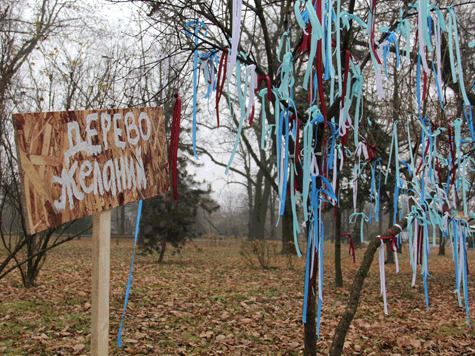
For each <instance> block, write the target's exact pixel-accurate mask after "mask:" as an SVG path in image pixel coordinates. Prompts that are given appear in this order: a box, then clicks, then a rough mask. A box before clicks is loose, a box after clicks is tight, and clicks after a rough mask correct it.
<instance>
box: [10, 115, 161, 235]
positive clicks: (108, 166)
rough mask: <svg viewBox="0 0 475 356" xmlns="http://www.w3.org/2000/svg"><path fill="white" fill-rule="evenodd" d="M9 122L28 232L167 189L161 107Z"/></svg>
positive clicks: (17, 117)
mask: <svg viewBox="0 0 475 356" xmlns="http://www.w3.org/2000/svg"><path fill="white" fill-rule="evenodd" d="M13 120H14V126H15V131H16V141H17V150H18V157H19V159H20V173H21V178H22V182H23V198H24V204H23V205H24V210H25V211H24V215H25V217H26V221H27V228H28V232H29V233H30V234H33V233H36V232H40V231H43V230H45V229H47V228H52V227H56V226H59V225H61V224H63V223H65V222H68V221H71V220H74V219H78V218H80V217H83V216H88V215H93V214H96V213H98V212H101V211H104V210H109V209H111V208H114V207H116V206H119V205H124V204H127V203H130V202H134V201H137V200H139V199H145V198H150V197H153V196H156V195H159V194H162V193H164V192H166V191H167V190H168V184H169V178H168V161H167V159H168V155H167V148H166V136H165V119H164V116H163V110H162V108H130V109H114V110H86V111H65V112H45V113H25V114H14V115H13ZM108 120H109V121H108ZM149 129H150V132H149V131H148V130H149ZM79 144H81V145H82V146H81V145H79ZM91 147H95V149H96V152H91V151H90V150H89V151H88V149H90V148H91ZM74 148H76V150H74ZM85 161H88V162H89V163H87V162H86V163H85ZM141 167H142V168H141ZM122 171H125V173H123V172H122ZM139 171H140V172H141V173H143V176H140V177H142V178H143V179H139V178H140V177H139V175H138V173H139ZM68 174H69V175H70V176H71V177H72V183H70V182H69V183H67V184H66V183H65V182H66V180H65V179H66V178H65V177H66V176H67V175H68ZM81 176H82V178H81ZM54 177H56V178H54ZM104 179H105V180H104ZM145 184H146V186H145ZM90 190H91V191H90ZM61 203H62V204H61Z"/></svg>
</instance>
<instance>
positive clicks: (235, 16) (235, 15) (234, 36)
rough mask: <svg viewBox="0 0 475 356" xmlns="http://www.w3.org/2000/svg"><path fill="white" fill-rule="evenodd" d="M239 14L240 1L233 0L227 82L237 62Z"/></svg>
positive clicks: (239, 29) (239, 32)
mask: <svg viewBox="0 0 475 356" xmlns="http://www.w3.org/2000/svg"><path fill="white" fill-rule="evenodd" d="M241 12H242V0H233V8H232V18H231V22H232V33H231V54H230V55H229V61H228V69H227V74H228V81H230V80H231V76H232V74H233V69H234V66H235V65H236V61H237V54H238V52H239V39H240V36H241Z"/></svg>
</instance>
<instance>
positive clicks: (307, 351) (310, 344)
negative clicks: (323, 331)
mask: <svg viewBox="0 0 475 356" xmlns="http://www.w3.org/2000/svg"><path fill="white" fill-rule="evenodd" d="M307 229H308V227H307ZM317 265H318V255H317V254H315V266H317ZM316 285H317V269H316V268H315V269H314V272H313V275H312V276H310V286H309V289H310V292H309V295H308V299H307V315H306V318H307V321H306V323H305V325H304V351H303V354H304V355H305V356H316V355H317V308H316V294H315V292H316V290H315V286H316Z"/></svg>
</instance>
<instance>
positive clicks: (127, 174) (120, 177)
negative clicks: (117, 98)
mask: <svg viewBox="0 0 475 356" xmlns="http://www.w3.org/2000/svg"><path fill="white" fill-rule="evenodd" d="M121 120H124V126H125V132H123V130H122V128H120V127H119V125H118V123H119V121H121ZM99 121H100V128H101V134H102V135H101V137H102V140H101V141H102V145H101V144H94V143H93V141H98V139H99V132H98V131H97V129H96V128H94V127H92V125H91V124H92V123H93V122H94V123H96V124H95V126H96V127H97V126H98V122H99ZM144 126H145V127H144ZM144 128H145V130H144ZM152 129H153V127H152V122H151V121H150V118H149V117H148V115H147V113H146V112H140V114H139V117H138V123H137V122H136V117H135V115H134V113H133V112H131V111H129V112H127V113H126V114H125V115H124V116H122V114H121V113H115V114H113V115H112V116H111V115H110V114H108V113H107V112H103V113H101V114H100V119H99V114H98V113H91V114H89V115H87V117H86V127H85V136H86V137H85V139H83V138H82V137H81V129H80V127H79V124H78V122H77V121H71V122H68V124H67V132H68V144H69V146H68V147H69V148H68V150H67V151H66V152H65V153H64V167H63V169H62V172H61V177H58V176H53V184H60V185H61V196H60V197H59V199H57V200H55V201H54V202H53V206H54V208H55V210H56V211H58V212H60V211H62V210H64V209H65V208H66V202H67V200H69V208H70V209H73V208H74V200H73V198H76V199H77V200H83V199H84V197H85V194H91V193H92V194H94V195H97V194H100V195H103V194H104V192H111V194H112V195H113V196H115V195H116V194H117V192H122V191H124V190H126V189H128V190H130V189H136V188H138V189H143V188H146V187H147V179H146V175H145V169H144V165H143V160H142V154H141V153H142V152H141V148H140V146H137V145H138V143H139V141H140V140H142V141H148V140H149V139H150V136H151V133H152ZM110 131H112V134H113V143H114V146H115V147H117V148H118V149H120V150H123V149H124V148H125V147H126V144H128V145H130V146H137V147H136V148H135V157H127V156H121V157H119V158H114V159H109V160H107V161H105V162H104V163H102V164H101V163H100V162H98V161H97V160H93V161H90V160H84V161H82V162H81V164H80V165H79V163H78V162H74V163H73V164H72V165H71V166H70V158H71V157H73V156H74V155H75V154H77V153H80V152H82V153H85V154H86V155H87V156H96V155H98V154H100V153H101V152H103V150H104V151H106V150H108V149H109V140H108V137H109V136H108V133H109V132H110ZM124 134H125V137H124ZM124 139H125V140H124ZM134 163H135V164H134ZM78 169H79V179H78V181H77V182H76V181H75V179H74V177H75V176H76V172H77V171H78ZM91 175H92V182H89V184H88V183H87V180H88V179H87V178H88V177H91ZM90 180H91V179H89V181H90Z"/></svg>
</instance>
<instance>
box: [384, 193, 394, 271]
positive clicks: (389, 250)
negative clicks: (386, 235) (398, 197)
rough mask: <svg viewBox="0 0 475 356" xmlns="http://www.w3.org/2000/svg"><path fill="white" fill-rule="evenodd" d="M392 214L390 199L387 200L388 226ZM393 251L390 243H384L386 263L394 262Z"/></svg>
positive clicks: (390, 224) (390, 223) (390, 222)
mask: <svg viewBox="0 0 475 356" xmlns="http://www.w3.org/2000/svg"><path fill="white" fill-rule="evenodd" d="M393 214H394V207H393V204H392V200H390V201H389V223H388V225H389V226H388V228H390V227H391V226H392V221H393ZM394 263H395V261H394V252H393V250H392V247H391V244H386V264H390V265H392V264H394Z"/></svg>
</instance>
